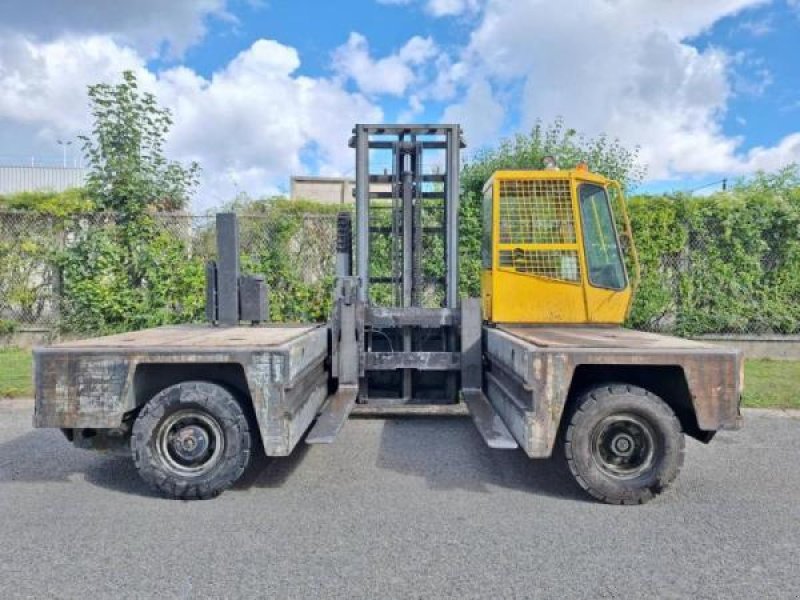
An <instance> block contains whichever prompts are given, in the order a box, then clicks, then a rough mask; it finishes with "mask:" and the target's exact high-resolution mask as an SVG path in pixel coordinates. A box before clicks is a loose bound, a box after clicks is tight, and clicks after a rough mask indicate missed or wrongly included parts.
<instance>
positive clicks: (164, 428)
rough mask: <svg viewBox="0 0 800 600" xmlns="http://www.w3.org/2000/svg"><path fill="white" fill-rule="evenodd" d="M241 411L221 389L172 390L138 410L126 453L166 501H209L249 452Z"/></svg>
mask: <svg viewBox="0 0 800 600" xmlns="http://www.w3.org/2000/svg"><path fill="white" fill-rule="evenodd" d="M252 443H253V439H252V435H251V432H250V426H249V423H248V420H247V417H246V415H245V414H244V411H243V410H242V407H241V406H240V405H239V403H238V402H237V401H236V399H235V398H234V397H233V395H232V394H231V393H230V392H229V391H228V390H227V389H225V388H224V387H222V386H219V385H216V384H213V383H208V382H203V381H189V382H184V383H179V384H176V385H172V386H170V387H168V388H166V389H164V390H162V391H160V392H159V393H158V394H156V395H155V396H153V398H152V399H150V401H149V402H148V403H147V404H146V405H145V406H144V408H142V411H141V412H140V413H139V415H138V417H137V418H136V422H135V423H134V425H133V435H132V437H131V450H132V452H133V459H134V462H135V463H136V468H137V469H138V471H139V474H140V475H141V477H142V479H144V480H145V481H146V482H148V483H149V484H151V485H152V486H153V487H155V488H156V489H157V490H159V491H160V492H161V493H162V494H164V495H165V496H167V497H170V498H180V499H193V498H211V497H214V496H216V495H218V494H219V493H220V492H222V491H224V490H225V489H227V488H229V487H230V486H232V485H233V484H234V483H235V482H236V480H237V479H239V477H241V475H242V473H244V471H245V469H246V468H247V464H248V462H249V461H250V454H251V448H252Z"/></svg>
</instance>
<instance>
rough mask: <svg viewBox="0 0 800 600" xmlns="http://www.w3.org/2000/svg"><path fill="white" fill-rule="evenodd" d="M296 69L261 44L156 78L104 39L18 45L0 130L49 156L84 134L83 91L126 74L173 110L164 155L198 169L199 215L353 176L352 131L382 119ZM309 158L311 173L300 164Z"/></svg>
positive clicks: (287, 50) (3, 63)
mask: <svg viewBox="0 0 800 600" xmlns="http://www.w3.org/2000/svg"><path fill="white" fill-rule="evenodd" d="M299 66H300V59H299V57H298V55H297V52H296V51H295V49H294V48H291V47H288V46H284V45H282V44H279V43H278V42H275V41H271V40H259V41H257V42H255V43H254V44H253V45H252V46H251V47H250V48H248V49H246V50H244V51H242V52H241V53H240V54H239V55H238V56H236V57H235V58H234V59H233V60H232V61H231V62H230V63H229V64H228V65H227V66H225V67H224V68H223V69H221V70H219V71H218V72H216V73H214V74H213V75H212V76H211V77H209V78H205V77H202V76H200V75H198V74H197V73H196V72H194V71H192V70H191V69H189V68H186V67H183V66H181V67H175V68H172V69H169V70H167V71H165V72H162V73H160V74H159V75H155V74H153V73H151V72H149V71H148V70H147V69H146V67H145V63H144V60H143V58H142V57H141V56H139V55H137V53H136V52H134V51H133V50H130V49H128V48H124V47H121V46H118V45H117V44H116V43H115V42H114V41H112V40H111V39H109V38H105V37H98V36H93V37H90V38H83V39H76V38H65V39H59V40H56V41H53V42H47V43H36V42H32V41H30V40H24V39H21V38H19V37H17V38H16V39H14V40H12V41H9V40H4V41H3V42H2V45H0V89H3V90H4V91H5V93H4V94H2V95H0V122H11V123H24V124H26V128H27V132H28V135H29V137H35V136H40V137H42V138H43V139H46V141H47V143H48V144H49V147H50V148H53V149H55V148H56V146H55V139H56V136H58V137H61V136H62V135H63V136H69V135H73V136H74V135H76V134H78V133H81V132H85V131H87V128H88V127H89V125H90V123H89V115H88V106H87V99H86V85H87V84H89V83H96V82H98V81H104V80H105V81H117V80H119V78H120V71H122V70H123V69H133V70H134V71H136V72H137V73H138V75H139V79H140V82H141V83H142V87H144V88H145V89H148V90H150V91H153V92H155V93H156V95H157V97H158V99H159V102H160V103H161V104H163V105H165V106H167V107H169V108H170V109H171V110H172V111H173V117H174V126H173V129H172V132H171V134H170V136H169V139H168V154H169V155H170V156H171V157H174V158H178V159H181V160H190V159H191V160H197V161H198V162H200V164H201V166H202V167H203V175H202V177H203V186H202V189H201V190H200V194H199V198H198V202H197V204H196V206H195V208H205V207H208V206H210V205H213V204H219V203H221V202H225V201H228V200H230V199H232V197H233V196H234V195H235V194H236V193H237V192H247V193H250V194H253V195H257V194H263V193H274V192H275V191H277V190H278V189H281V188H284V187H285V185H286V183H287V181H288V176H289V175H290V174H293V173H298V172H301V171H305V170H306V169H307V168H314V167H317V168H319V169H320V170H323V171H324V172H326V173H336V172H346V171H348V170H350V167H351V164H352V160H353V159H352V154H351V153H352V151H351V150H349V149H348V147H347V141H348V138H349V136H350V131H351V129H352V126H353V124H354V123H356V122H368V121H381V120H382V119H383V115H382V112H381V110H380V109H379V108H378V107H376V106H375V105H373V104H372V103H370V102H369V101H368V100H367V99H366V98H365V97H364V96H362V95H360V94H354V93H349V92H347V91H346V90H344V89H343V88H342V86H341V85H340V83H339V82H336V81H333V80H329V79H325V78H310V77H304V76H300V75H297V74H296V70H297V69H298V67H299ZM25 142H27V140H25ZM4 143H6V144H10V143H13V140H5V141H4ZM4 150H7V149H5V148H0V154H6V153H7V152H4ZM312 155H313V161H314V164H313V165H307V164H305V163H304V160H303V159H304V158H306V157H307V156H312Z"/></svg>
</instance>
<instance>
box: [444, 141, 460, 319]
mask: <svg viewBox="0 0 800 600" xmlns="http://www.w3.org/2000/svg"><path fill="white" fill-rule="evenodd" d="M460 131H461V128H460V127H459V126H458V125H453V126H451V127H448V128H447V160H448V163H447V181H446V183H445V206H446V210H447V240H446V246H447V264H446V273H447V292H446V300H447V307H448V308H457V307H458V205H459V197H458V196H459V193H460V184H459V181H460V179H459V176H460V173H459V171H460V169H461V158H460V154H461V133H460Z"/></svg>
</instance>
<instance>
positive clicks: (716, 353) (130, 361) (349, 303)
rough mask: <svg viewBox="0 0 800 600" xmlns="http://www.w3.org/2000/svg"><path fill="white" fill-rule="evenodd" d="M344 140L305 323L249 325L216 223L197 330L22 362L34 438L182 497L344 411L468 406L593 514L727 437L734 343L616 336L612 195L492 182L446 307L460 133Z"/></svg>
mask: <svg viewBox="0 0 800 600" xmlns="http://www.w3.org/2000/svg"><path fill="white" fill-rule="evenodd" d="M351 146H352V147H353V148H354V149H355V156H356V187H355V209H356V210H355V216H354V218H353V216H352V215H351V214H350V213H342V214H340V215H339V220H338V232H337V233H338V239H337V278H336V283H335V290H334V307H333V312H332V316H331V319H330V321H329V322H328V323H327V324H324V325H278V324H264V323H263V321H265V320H266V315H265V314H264V309H263V307H264V303H265V298H264V296H265V290H264V287H263V280H260V279H258V278H253V277H245V276H242V275H241V273H240V272H239V257H238V224H237V221H236V218H235V216H234V215H230V214H224V215H218V218H217V243H218V253H217V260H216V262H215V263H212V264H210V265H209V269H208V286H207V313H208V318H209V321H210V323H209V324H206V325H186V326H172V327H161V328H156V329H150V330H145V331H139V332H133V333H127V334H121V335H115V336H107V337H101V338H93V339H88V340H82V341H77V342H67V343H63V344H58V345H55V346H52V347H48V348H38V349H36V350H35V351H34V358H35V383H36V409H35V416H34V424H35V425H36V426H37V427H58V428H61V429H62V430H63V431H64V433H65V435H66V437H67V438H68V439H69V440H70V441H72V442H73V443H74V444H75V445H76V446H78V447H82V448H95V449H108V448H113V449H123V450H124V451H125V452H129V453H130V454H131V455H132V457H133V460H134V461H135V464H136V466H137V468H138V470H139V472H140V474H141V476H142V477H143V479H144V480H145V481H147V482H148V483H150V484H151V485H153V486H154V487H155V488H157V489H158V490H160V491H161V492H162V493H163V494H164V495H166V496H168V497H172V498H184V499H186V498H208V497H212V496H215V495H217V494H219V493H220V492H222V491H223V490H225V489H226V488H228V487H230V486H231V485H232V484H233V483H234V482H235V481H236V480H237V479H238V478H239V477H240V476H241V475H242V473H243V472H244V470H245V469H246V468H247V465H248V463H249V460H250V457H251V455H252V453H253V452H256V451H261V450H263V451H264V452H265V453H266V454H267V455H268V456H286V455H288V454H289V453H291V452H292V450H293V449H294V448H295V447H296V445H297V444H298V443H299V442H300V441H301V440H302V439H303V438H305V442H306V443H309V444H325V443H331V442H333V441H334V440H335V438H336V436H337V434H338V433H339V431H340V430H341V429H342V427H343V426H344V425H345V423H346V422H347V420H348V418H349V417H350V416H351V415H358V414H361V415H373V416H384V417H393V416H402V415H467V414H468V415H470V416H471V417H472V419H473V421H474V423H475V425H476V427H477V429H478V431H479V432H480V433H481V435H482V437H483V439H484V440H485V442H486V443H487V444H488V445H489V446H490V447H492V448H495V449H497V450H498V451H500V450H514V449H517V448H520V447H521V448H522V450H523V451H524V452H525V453H526V454H527V455H528V456H529V457H531V458H548V457H550V456H551V455H552V454H553V452H554V450H556V449H557V448H559V447H560V449H561V450H563V455H564V457H565V459H566V462H567V464H568V466H569V469H570V471H571V472H572V474H573V475H574V477H575V479H576V481H577V482H578V484H579V485H580V486H581V487H582V488H583V489H585V490H586V491H587V492H588V493H589V494H591V495H592V496H594V497H595V498H597V499H599V500H601V501H604V502H608V503H614V504H638V503H643V502H646V501H648V500H650V499H651V498H653V497H654V496H655V495H657V494H658V493H659V492H661V491H662V490H663V489H664V488H665V487H666V486H668V485H669V484H670V483H671V482H672V481H673V480H674V479H675V477H676V476H677V474H678V471H679V469H680V467H681V464H682V462H683V451H684V436H685V435H689V436H691V437H693V438H696V439H698V440H700V441H702V442H706V443H707V442H709V441H711V439H712V438H713V437H714V435H715V433H716V432H717V431H719V430H722V429H736V428H738V427H740V425H741V416H740V411H739V404H740V396H741V389H742V385H743V381H742V379H743V377H742V358H741V356H740V354H739V353H738V352H737V351H735V350H731V349H727V348H720V347H717V346H712V345H708V344H703V343H699V342H695V341H689V340H683V339H678V338H674V337H669V336H663V335H656V334H651V333H642V332H637V331H632V330H629V329H625V328H623V327H621V324H622V323H623V321H624V320H625V317H626V315H627V312H628V310H629V308H630V304H631V301H632V296H633V292H634V287H635V283H636V279H637V277H638V264H637V259H636V254H635V250H634V246H633V240H632V237H631V232H630V226H629V223H628V218H627V213H626V210H625V203H624V199H623V197H622V190H621V188H620V186H619V184H617V183H616V182H614V181H611V180H608V179H607V178H605V177H603V176H601V175H598V174H595V173H591V172H590V171H589V170H588V169H587V167H586V166H585V165H577V166H575V168H572V169H563V170H560V169H558V168H557V166H556V165H555V164H554V161H552V160H548V161H547V162H548V165H547V168H543V169H542V170H529V171H498V172H497V173H495V174H494V176H493V177H492V178H491V179H490V180H489V181H488V182H487V183H486V186H485V188H484V197H483V240H482V272H481V297H480V298H462V297H460V295H459V240H458V235H459V193H460V189H459V171H460V151H461V149H462V148H463V147H464V142H463V139H462V133H461V128H460V127H459V126H458V125H356V126H355V128H354V130H353V138H352V140H351ZM245 323H246V324H245ZM559 453H562V452H559Z"/></svg>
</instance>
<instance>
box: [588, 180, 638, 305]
mask: <svg viewBox="0 0 800 600" xmlns="http://www.w3.org/2000/svg"><path fill="white" fill-rule="evenodd" d="M578 190H579V192H578V196H579V198H580V204H581V220H582V222H583V242H584V245H585V247H586V262H587V266H588V267H589V283H591V284H592V285H593V286H595V287H601V288H607V289H612V290H622V289H625V287H626V286H627V283H628V282H627V277H626V276H625V265H624V264H623V261H622V252H620V248H619V243H618V240H617V233H616V231H615V229H614V218H613V216H612V214H611V207H610V206H609V203H608V196H607V195H606V191H605V189H604V188H602V187H600V186H599V185H594V184H590V183H584V184H581V185H580V187H579V188H578Z"/></svg>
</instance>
